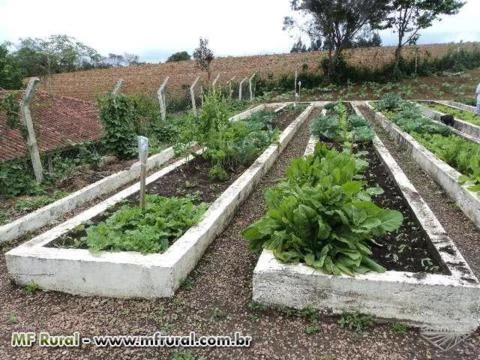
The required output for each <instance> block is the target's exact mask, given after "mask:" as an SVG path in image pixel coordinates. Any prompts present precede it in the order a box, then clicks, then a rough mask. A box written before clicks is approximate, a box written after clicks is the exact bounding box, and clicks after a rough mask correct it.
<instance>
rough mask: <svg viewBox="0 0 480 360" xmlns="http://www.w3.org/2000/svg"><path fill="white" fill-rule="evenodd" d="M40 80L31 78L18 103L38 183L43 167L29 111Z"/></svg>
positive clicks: (41, 178) (41, 177) (40, 180)
mask: <svg viewBox="0 0 480 360" xmlns="http://www.w3.org/2000/svg"><path fill="white" fill-rule="evenodd" d="M39 82H40V80H39V79H38V78H31V79H30V81H29V82H28V85H27V90H25V95H24V96H23V99H22V101H21V104H20V111H21V116H22V119H23V122H24V124H25V126H26V128H27V146H28V152H29V153H30V158H31V160H32V167H33V172H34V174H35V179H36V180H37V182H38V183H41V182H42V181H43V167H42V161H41V160H40V152H39V150H38V143H37V138H36V136H35V129H34V128H33V122H32V114H31V113H30V101H31V100H32V97H33V95H34V94H35V90H36V88H37V86H38V83H39Z"/></svg>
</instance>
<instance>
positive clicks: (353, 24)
mask: <svg viewBox="0 0 480 360" xmlns="http://www.w3.org/2000/svg"><path fill="white" fill-rule="evenodd" d="M388 3H389V0H291V3H290V4H291V8H292V10H294V11H296V12H300V13H302V14H303V15H306V17H307V20H306V23H305V24H303V25H300V28H302V29H304V31H306V32H307V34H308V35H309V36H310V38H311V39H312V40H316V39H324V44H328V45H327V46H328V70H327V76H328V77H329V78H332V77H333V75H334V73H335V69H336V67H337V65H338V62H339V59H340V56H341V55H342V51H343V50H344V49H345V47H346V46H347V45H348V44H349V43H351V42H352V40H353V39H354V38H355V36H356V35H357V34H358V33H359V32H360V31H361V30H362V29H364V28H365V27H366V26H370V27H371V28H372V29H377V28H381V27H382V26H381V24H382V21H383V20H384V19H385V17H386V15H387V13H388ZM298 25H299V24H298V23H297V22H296V21H295V20H293V18H291V17H286V18H285V20H284V29H285V30H289V29H291V28H293V27H296V26H298Z"/></svg>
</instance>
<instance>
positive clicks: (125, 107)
mask: <svg viewBox="0 0 480 360" xmlns="http://www.w3.org/2000/svg"><path fill="white" fill-rule="evenodd" d="M98 103H99V107H100V119H101V120H102V123H103V126H104V132H105V134H104V137H103V143H104V144H105V148H106V149H107V151H109V152H111V153H113V154H115V155H116V156H118V157H119V158H121V159H129V158H132V157H133V156H134V155H135V152H136V150H135V149H136V148H135V146H136V135H137V133H136V128H135V118H136V113H135V102H134V101H133V99H131V98H130V97H128V96H127V95H123V94H117V95H113V94H109V95H106V96H104V97H101V98H99V99H98Z"/></svg>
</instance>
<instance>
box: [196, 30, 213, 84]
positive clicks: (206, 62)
mask: <svg viewBox="0 0 480 360" xmlns="http://www.w3.org/2000/svg"><path fill="white" fill-rule="evenodd" d="M193 58H194V59H195V61H196V62H197V66H198V67H199V68H200V69H202V70H203V71H206V72H207V75H208V82H210V78H211V75H212V73H211V69H210V64H211V62H212V61H213V59H214V58H215V57H214V56H213V51H212V50H210V49H209V48H208V39H203V38H200V44H199V46H198V48H196V49H195V51H194V53H193Z"/></svg>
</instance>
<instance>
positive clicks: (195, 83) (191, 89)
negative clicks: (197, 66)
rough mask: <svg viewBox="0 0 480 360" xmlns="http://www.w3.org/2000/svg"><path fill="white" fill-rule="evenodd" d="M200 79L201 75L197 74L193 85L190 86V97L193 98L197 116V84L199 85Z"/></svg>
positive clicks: (194, 111)
mask: <svg viewBox="0 0 480 360" xmlns="http://www.w3.org/2000/svg"><path fill="white" fill-rule="evenodd" d="M198 80H200V76H197V78H196V79H195V81H194V82H193V84H192V86H190V97H191V98H192V112H193V115H195V116H197V105H196V103H195V86H196V85H197V82H198Z"/></svg>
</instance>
